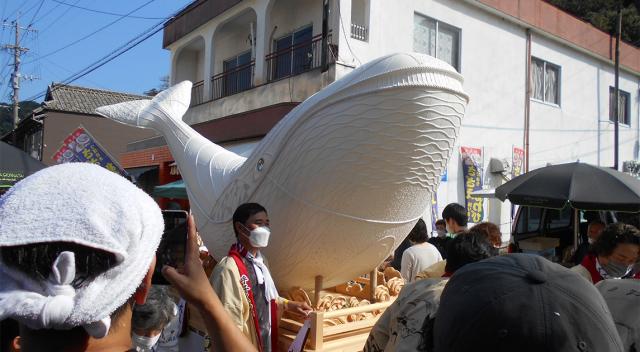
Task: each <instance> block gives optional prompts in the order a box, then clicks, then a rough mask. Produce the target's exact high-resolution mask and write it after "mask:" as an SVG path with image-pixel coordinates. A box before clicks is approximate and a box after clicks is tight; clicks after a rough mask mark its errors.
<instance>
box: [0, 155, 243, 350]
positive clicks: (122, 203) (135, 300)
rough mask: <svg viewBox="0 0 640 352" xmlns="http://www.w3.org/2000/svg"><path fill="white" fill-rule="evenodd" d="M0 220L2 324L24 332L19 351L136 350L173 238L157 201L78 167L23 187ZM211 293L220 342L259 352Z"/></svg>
mask: <svg viewBox="0 0 640 352" xmlns="http://www.w3.org/2000/svg"><path fill="white" fill-rule="evenodd" d="M0 219H2V221H0V254H1V257H0V258H1V261H0V283H1V284H0V320H2V319H6V318H12V319H15V320H17V321H18V322H19V323H20V336H19V338H20V339H19V344H17V343H15V344H14V347H19V348H20V350H21V351H26V352H31V351H128V350H130V348H131V346H132V343H131V316H132V305H133V304H144V303H145V301H146V298H147V295H148V293H149V288H150V287H151V277H152V274H153V269H154V266H155V255H154V254H155V251H156V249H157V247H158V244H159V242H160V238H161V236H162V232H163V228H164V222H163V219H162V214H161V212H160V209H159V208H158V206H157V205H156V203H155V201H154V200H153V199H152V198H151V197H149V196H148V195H147V194H145V193H144V192H143V191H142V190H140V189H139V188H137V187H136V186H134V185H133V184H132V183H130V182H129V181H127V180H126V179H125V178H123V177H121V176H118V175H117V174H115V173H113V172H110V171H107V170H106V169H104V168H101V167H99V166H96V165H92V164H85V163H69V164H62V165H56V166H52V167H49V168H46V169H43V170H41V171H39V172H37V173H35V174H33V175H31V176H29V177H27V178H25V179H23V180H22V181H20V182H18V183H17V184H16V185H15V186H14V187H12V188H11V189H10V190H9V191H8V192H7V193H6V194H4V195H3V196H2V198H0ZM190 225H191V227H192V228H194V225H193V220H192V219H191V220H190ZM194 232H195V231H194ZM196 250H197V249H196ZM196 260H197V254H196ZM198 265H200V264H199V261H198ZM185 270H186V272H187V273H190V271H189V267H186V268H185ZM200 271H202V267H200ZM201 276H203V277H205V279H204V282H205V285H206V284H207V280H206V276H205V275H204V272H202V273H201ZM206 286H207V287H209V291H208V292H204V293H209V295H208V296H206V297H200V298H199V300H205V299H206V300H207V302H213V303H212V304H208V305H206V307H213V308H208V309H206V310H204V313H206V314H207V316H208V317H209V319H211V320H212V321H215V322H217V324H214V326H213V328H212V330H213V331H214V333H215V332H216V331H219V334H222V335H224V340H223V341H224V342H226V344H225V345H224V346H225V347H226V350H235V351H250V350H251V348H252V346H251V345H250V343H249V342H248V341H247V340H246V339H245V338H244V337H243V336H242V335H241V334H240V333H239V332H238V331H237V329H236V328H235V327H234V326H233V325H232V324H231V323H230V322H228V318H227V317H226V315H225V314H226V313H224V310H223V309H222V306H221V304H220V302H219V301H217V305H216V301H215V299H216V298H215V296H214V295H213V291H212V290H211V288H210V286H209V285H206ZM191 298H192V299H193V298H194V297H192V296H191ZM18 345H19V346H18Z"/></svg>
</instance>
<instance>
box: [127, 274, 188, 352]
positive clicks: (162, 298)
mask: <svg viewBox="0 0 640 352" xmlns="http://www.w3.org/2000/svg"><path fill="white" fill-rule="evenodd" d="M177 313H178V308H177V306H176V304H175V303H174V302H173V300H172V299H171V297H170V296H169V294H168V292H167V288H166V287H162V286H151V289H150V290H149V295H148V296H147V301H146V302H145V303H144V304H136V305H134V306H133V314H132V316H131V335H132V342H133V346H134V347H137V348H139V349H141V350H151V348H152V347H153V346H154V345H155V344H156V343H157V342H158V339H159V338H160V334H161V333H162V329H164V327H165V326H167V324H169V322H170V321H171V319H173V317H175V316H176V314H177Z"/></svg>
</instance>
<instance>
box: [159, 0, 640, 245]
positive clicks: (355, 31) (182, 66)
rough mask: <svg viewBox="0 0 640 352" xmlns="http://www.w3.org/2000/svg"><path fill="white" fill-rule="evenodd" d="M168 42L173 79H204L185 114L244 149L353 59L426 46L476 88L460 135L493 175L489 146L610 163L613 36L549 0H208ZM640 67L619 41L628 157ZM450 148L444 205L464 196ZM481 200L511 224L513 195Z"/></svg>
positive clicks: (502, 151) (639, 108) (490, 178)
mask: <svg viewBox="0 0 640 352" xmlns="http://www.w3.org/2000/svg"><path fill="white" fill-rule="evenodd" d="M323 3H326V8H324V7H323ZM323 19H324V20H325V21H326V25H325V32H324V33H325V34H326V35H323ZM324 38H326V42H325V43H324V44H325V45H323V40H324ZM164 46H165V48H166V49H168V50H170V51H171V60H172V61H171V82H172V83H176V82H179V81H181V80H185V79H188V80H191V81H193V82H198V83H196V84H195V86H194V90H193V99H192V100H193V102H192V107H191V108H190V109H189V111H188V112H187V115H186V117H185V120H186V121H187V122H188V123H190V124H196V126H197V127H198V128H197V129H198V130H199V131H201V132H203V134H205V136H207V137H208V138H210V139H212V140H213V141H215V142H218V143H221V144H223V145H227V146H230V147H233V148H235V149H237V150H239V151H241V152H244V153H246V152H249V151H250V150H251V148H252V146H253V145H255V143H256V141H257V140H259V138H260V137H262V136H263V135H264V134H266V133H267V132H268V130H269V129H270V128H271V127H272V126H273V125H274V124H275V123H276V122H277V121H278V120H279V119H280V118H281V117H282V116H284V115H285V114H286V113H287V112H288V111H289V110H290V109H292V108H293V107H294V106H295V104H297V103H299V102H301V101H303V100H304V99H305V98H307V97H309V96H310V95H312V94H313V93H315V92H317V91H318V90H320V89H322V88H323V87H324V86H326V85H327V84H329V83H331V82H333V81H335V80H336V79H339V78H340V77H342V76H344V75H345V74H346V73H348V72H349V71H350V70H352V69H353V68H354V67H356V66H358V65H360V64H361V63H364V62H367V61H369V60H371V59H373V58H375V57H378V56H381V55H385V54H388V53H392V52H398V51H418V52H424V53H428V54H430V55H434V56H436V57H438V58H440V59H442V60H445V61H447V62H449V63H450V64H452V65H453V66H454V67H455V68H456V69H457V70H458V71H459V72H461V73H462V75H463V76H464V78H465V90H466V91H467V93H468V94H469V95H470V97H471V102H470V103H469V106H468V109H467V113H466V116H465V119H464V123H463V127H462V130H461V135H460V138H459V139H458V145H459V146H468V147H477V148H482V149H483V159H484V183H485V185H489V186H491V187H495V186H496V185H499V184H500V183H501V182H502V177H501V176H500V175H499V174H494V173H491V168H490V167H489V164H490V160H491V159H499V160H503V159H504V160H507V161H508V162H509V163H510V162H511V160H512V153H513V148H514V147H517V148H524V149H525V150H527V152H528V155H529V164H530V166H529V167H530V169H533V168H537V167H540V166H544V165H546V164H547V163H562V162H570V161H576V160H580V161H584V162H588V163H592V164H597V165H602V166H611V165H613V123H612V122H611V120H612V115H611V114H610V110H611V104H610V92H611V90H612V87H613V86H614V65H613V55H614V39H613V38H612V37H611V36H609V35H608V34H606V33H603V32H601V31H599V30H597V29H596V28H595V27H593V26H591V25H590V24H588V23H586V22H583V21H581V20H579V19H577V18H575V17H572V16H571V15H569V14H567V13H565V12H563V11H562V10H559V9H558V8H555V7H553V6H552V5H550V4H548V3H546V2H544V1H541V0H402V1H388V0H387V1H385V0H324V1H321V0H316V1H312V0H245V1H242V0H226V1H213V0H204V1H196V2H194V4H192V5H191V6H190V7H188V8H187V9H185V10H184V11H182V12H181V13H180V14H179V15H178V16H177V17H176V18H175V19H174V20H172V21H171V22H169V23H168V24H167V25H166V26H165V29H164ZM323 48H324V50H323ZM529 62H531V64H530V66H529ZM527 67H530V71H531V72H530V76H531V80H530V82H531V91H530V92H528V91H527V89H526V88H527V82H529V79H528V78H527V75H528V73H529V70H527ZM639 78H640V50H639V49H637V48H635V47H632V46H630V45H627V44H624V43H623V44H622V45H621V74H620V89H621V90H622V91H623V92H622V93H621V97H622V98H621V99H622V104H621V107H622V108H621V118H620V120H621V125H620V143H619V145H620V164H622V162H623V161H626V160H636V159H638V153H639V150H638V149H639V140H640V124H639V115H640V105H639V103H638V101H639V99H638V91H639V83H640V80H639ZM611 101H613V100H611ZM527 111H528V117H529V131H528V132H529V133H528V135H529V145H528V147H527V146H525V145H524V144H525V135H526V133H525V119H526V117H525V116H526V115H527ZM453 155H454V156H453V158H452V159H451V160H450V162H449V166H448V172H447V178H446V181H444V180H443V182H442V183H441V185H440V188H439V190H438V205H439V209H438V211H441V209H442V208H443V207H444V205H446V204H447V203H449V202H458V203H461V204H464V200H465V196H464V188H463V181H462V167H461V161H460V158H459V154H458V153H454V154H453ZM484 207H485V217H484V219H485V220H489V221H493V222H495V223H500V224H502V225H503V226H502V229H503V233H505V234H508V233H509V221H510V207H509V205H508V204H502V203H500V202H498V201H495V200H491V201H485V205H484ZM428 212H429V211H428V210H427V213H428Z"/></svg>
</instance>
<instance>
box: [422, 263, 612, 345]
mask: <svg viewBox="0 0 640 352" xmlns="http://www.w3.org/2000/svg"><path fill="white" fill-rule="evenodd" d="M433 338H434V349H433V351H435V352H466V351H519V352H534V351H535V352H539V351H548V352H566V351H577V352H578V351H584V352H586V351H607V352H622V351H623V346H622V342H621V341H620V337H619V336H618V332H617V331H616V327H615V325H614V322H613V319H612V318H611V314H610V313H609V311H608V310H607V308H606V303H605V301H604V299H603V298H602V296H601V295H600V294H599V293H598V290H597V289H596V288H595V287H594V286H593V285H591V284H589V283H588V282H587V281H585V280H583V279H582V278H580V276H579V275H578V274H576V273H574V272H572V271H571V270H569V269H566V268H564V267H563V266H561V265H558V264H555V263H552V262H550V261H549V260H547V259H545V258H542V257H540V256H536V255H530V254H509V255H503V256H497V257H493V258H489V259H486V260H482V261H480V262H477V263H473V264H469V265H465V266H464V267H463V268H461V269H460V270H458V271H456V273H455V274H454V275H453V276H452V277H451V279H450V280H449V282H448V283H447V286H446V287H445V289H444V291H443V292H442V295H441V297H440V306H439V308H438V311H437V316H436V319H435V324H434V330H433Z"/></svg>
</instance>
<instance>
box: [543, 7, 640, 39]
mask: <svg viewBox="0 0 640 352" xmlns="http://www.w3.org/2000/svg"><path fill="white" fill-rule="evenodd" d="M547 1H548V2H549V3H551V4H553V5H555V6H558V7H559V8H561V9H563V10H565V11H567V12H569V13H571V14H573V15H574V16H576V17H579V18H581V19H583V20H585V21H587V22H590V23H591V24H593V25H594V26H595V27H597V28H599V29H600V30H602V31H605V32H607V33H610V34H612V35H615V33H616V25H617V16H618V14H617V9H618V3H619V2H621V3H622V4H623V8H622V40H623V41H625V42H627V43H630V44H633V45H635V46H640V13H639V12H638V5H639V4H640V0H633V1H631V0H547Z"/></svg>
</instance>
